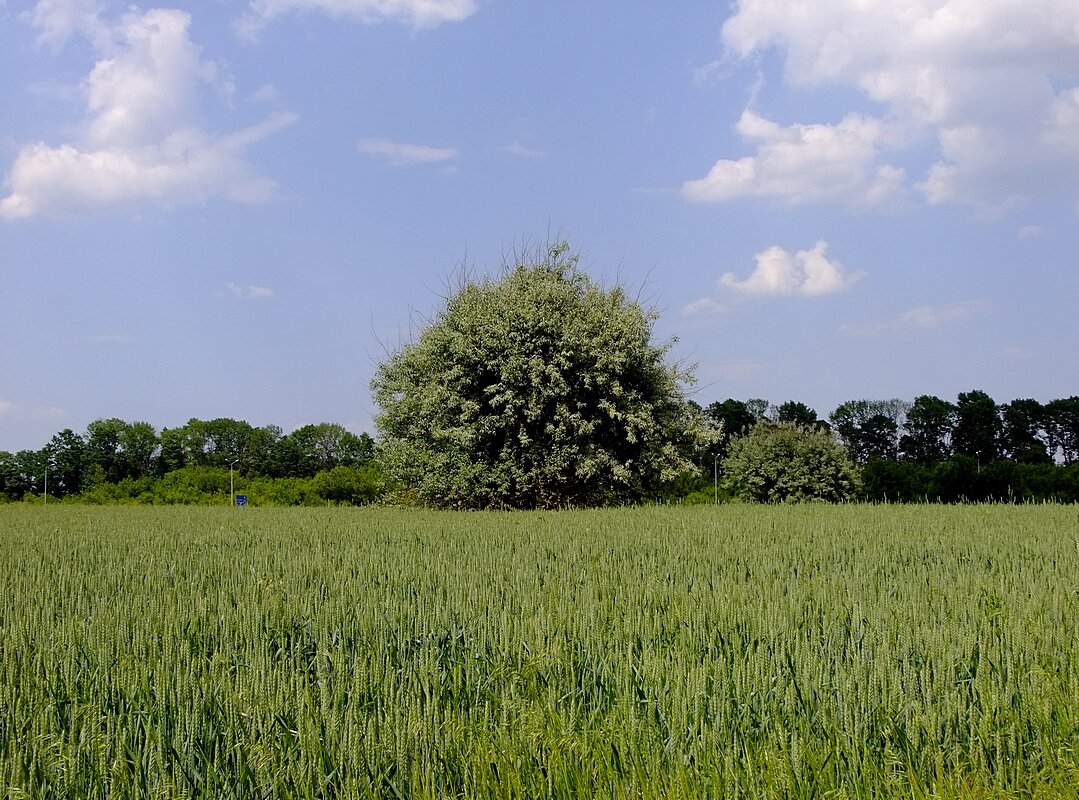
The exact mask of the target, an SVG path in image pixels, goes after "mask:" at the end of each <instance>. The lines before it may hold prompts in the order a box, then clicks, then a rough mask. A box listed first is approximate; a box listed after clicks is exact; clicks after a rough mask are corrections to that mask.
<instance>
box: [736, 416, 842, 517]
mask: <svg viewBox="0 0 1079 800" xmlns="http://www.w3.org/2000/svg"><path fill="white" fill-rule="evenodd" d="M723 472H724V483H725V484H726V486H727V487H728V488H729V489H730V491H731V492H732V494H734V495H735V496H736V497H739V498H741V499H743V500H753V501H757V502H762V503H776V502H797V501H804V500H829V501H841V500H849V499H852V498H853V497H854V496H855V494H856V493H857V490H858V486H859V474H858V468H857V467H856V466H855V464H854V462H853V461H851V459H850V457H849V456H848V455H847V452H846V450H845V449H844V448H843V447H842V446H841V445H839V444H838V443H837V442H836V441H835V438H834V437H833V435H832V434H831V433H830V432H827V431H823V430H821V429H819V428H802V427H799V426H797V425H790V424H785V423H776V422H769V421H762V422H759V423H757V425H756V426H754V428H753V430H751V431H750V432H749V434H748V435H746V436H743V437H741V438H738V439H735V440H734V441H733V442H732V443H731V450H730V454H729V455H728V456H727V458H726V459H725V460H724V461H723Z"/></svg>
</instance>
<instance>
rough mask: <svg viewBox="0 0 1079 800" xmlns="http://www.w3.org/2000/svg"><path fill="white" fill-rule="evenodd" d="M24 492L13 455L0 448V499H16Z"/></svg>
mask: <svg viewBox="0 0 1079 800" xmlns="http://www.w3.org/2000/svg"><path fill="white" fill-rule="evenodd" d="M25 492H26V489H25V488H24V486H23V485H22V480H21V476H20V475H19V466H18V462H17V461H16V460H15V456H14V455H13V454H12V453H8V452H5V451H2V450H0V501H3V500H18V499H19V498H20V497H22V496H23V494H24V493H25Z"/></svg>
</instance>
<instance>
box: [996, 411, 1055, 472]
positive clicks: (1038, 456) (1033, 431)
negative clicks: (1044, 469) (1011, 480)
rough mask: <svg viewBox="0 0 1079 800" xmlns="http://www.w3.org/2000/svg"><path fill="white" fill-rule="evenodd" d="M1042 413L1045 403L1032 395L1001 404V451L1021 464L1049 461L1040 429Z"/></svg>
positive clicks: (1043, 423) (1043, 418)
mask: <svg viewBox="0 0 1079 800" xmlns="http://www.w3.org/2000/svg"><path fill="white" fill-rule="evenodd" d="M1045 416H1046V414H1045V407H1044V406H1043V405H1042V404H1041V403H1039V402H1038V401H1037V400H1034V399H1032V398H1026V399H1021V400H1013V401H1012V402H1010V403H1005V404H1004V405H1002V406H1001V407H1000V417H1001V436H1000V445H1001V450H1002V451H1003V453H1004V455H1005V456H1006V457H1008V458H1010V459H1011V460H1013V461H1015V462H1018V463H1021V464H1046V463H1049V461H1050V460H1051V459H1050V457H1049V450H1048V449H1047V447H1046V443H1045V439H1044V438H1043V435H1044V434H1043V433H1042V431H1043V430H1044V428H1045Z"/></svg>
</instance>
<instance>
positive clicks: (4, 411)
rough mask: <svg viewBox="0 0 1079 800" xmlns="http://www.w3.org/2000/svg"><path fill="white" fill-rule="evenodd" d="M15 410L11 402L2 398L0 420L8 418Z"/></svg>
mask: <svg viewBox="0 0 1079 800" xmlns="http://www.w3.org/2000/svg"><path fill="white" fill-rule="evenodd" d="M14 410H15V404H14V403H12V402H11V401H10V400H5V399H4V398H2V397H0V418H3V417H6V416H7V415H8V414H10V413H11V412H13V411H14Z"/></svg>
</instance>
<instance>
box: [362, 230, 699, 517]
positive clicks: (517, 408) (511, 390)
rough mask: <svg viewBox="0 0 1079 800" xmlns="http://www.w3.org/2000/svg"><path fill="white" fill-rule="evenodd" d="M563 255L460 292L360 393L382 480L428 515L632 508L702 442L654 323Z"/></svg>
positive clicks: (683, 466)
mask: <svg viewBox="0 0 1079 800" xmlns="http://www.w3.org/2000/svg"><path fill="white" fill-rule="evenodd" d="M577 261H578V259H577V256H576V255H574V254H572V253H571V252H570V251H569V249H568V246H566V245H564V244H560V245H556V246H554V247H552V248H551V249H550V250H549V252H547V253H544V254H543V256H542V257H541V258H534V259H524V260H522V262H521V263H518V264H516V265H515V266H513V267H512V268H508V269H506V270H505V272H504V274H502V275H501V276H500V277H499V278H497V279H496V278H485V279H483V280H479V281H468V282H466V283H465V284H464V285H463V286H462V287H461V288H460V289H459V291H457V292H455V293H454V294H453V295H452V296H451V297H449V298H448V300H447V301H446V307H445V309H444V310H442V311H441V312H440V313H439V314H438V316H437V317H436V318H435V319H434V320H433V321H432V322H431V324H430V325H428V326H427V327H426V328H425V329H424V330H423V331H422V332H421V333H420V335H419V338H418V339H417V340H416V341H415V342H413V343H410V344H408V345H405V346H404V347H402V348H401V349H400V350H399V351H397V352H396V353H394V354H393V355H392V356H391V357H390V358H389V359H388V360H387V361H386V362H385V363H383V364H382V365H381V367H380V368H379V371H378V374H377V376H376V377H375V379H374V381H373V382H372V388H373V389H374V392H375V397H376V400H377V402H378V404H379V406H380V408H381V413H380V415H379V416H378V418H377V420H376V422H377V424H378V426H379V428H380V429H381V431H382V433H383V435H384V438H383V441H382V444H383V450H382V457H383V459H384V461H385V464H386V466H387V468H388V470H389V472H390V474H391V475H392V476H393V477H394V478H396V479H397V480H398V481H400V483H402V484H403V485H404V486H406V487H408V488H409V489H410V490H411V491H413V492H414V493H415V494H416V496H417V497H419V498H420V499H421V500H422V501H423V502H425V503H428V504H430V505H433V506H440V507H467V508H551V507H560V506H591V505H602V504H608V503H618V502H626V501H636V500H638V499H640V498H641V497H646V496H649V495H650V494H652V493H653V492H655V491H656V490H657V489H658V488H659V487H661V486H662V485H663V484H664V483H665V482H667V481H670V480H673V479H674V478H676V477H678V475H679V474H681V473H684V472H689V471H692V470H693V465H692V463H691V462H690V461H689V458H688V456H689V455H690V454H691V453H692V451H693V449H694V447H695V446H697V445H698V444H699V442H700V441H702V440H706V439H707V437H708V431H707V428H706V426H705V425H704V423H703V420H702V418H701V416H700V414H699V413H697V412H695V411H694V410H693V409H692V408H691V407H690V406H689V405H688V404H687V403H686V402H685V399H684V397H683V394H682V391H681V388H680V386H681V384H682V383H683V382H685V381H689V380H691V377H692V376H691V374H690V373H689V372H688V371H686V370H683V369H680V368H679V367H677V366H671V365H668V364H667V363H666V362H665V357H666V355H667V352H668V349H669V345H655V344H653V343H652V341H651V340H652V325H653V323H654V321H655V319H656V313H655V312H654V311H648V310H645V309H644V308H642V307H641V306H640V304H638V303H637V302H635V301H633V300H632V299H630V298H629V297H627V295H626V293H625V291H624V290H623V289H622V288H618V287H616V288H613V289H609V290H607V289H603V288H602V287H600V286H598V285H597V284H595V283H594V282H593V281H591V280H590V279H589V278H588V276H587V275H585V274H584V273H583V272H581V271H580V270H579V269H578V267H577Z"/></svg>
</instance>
